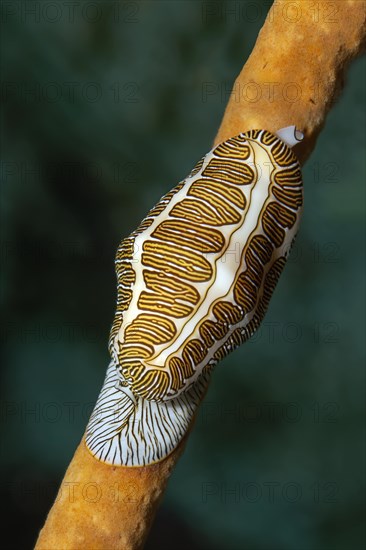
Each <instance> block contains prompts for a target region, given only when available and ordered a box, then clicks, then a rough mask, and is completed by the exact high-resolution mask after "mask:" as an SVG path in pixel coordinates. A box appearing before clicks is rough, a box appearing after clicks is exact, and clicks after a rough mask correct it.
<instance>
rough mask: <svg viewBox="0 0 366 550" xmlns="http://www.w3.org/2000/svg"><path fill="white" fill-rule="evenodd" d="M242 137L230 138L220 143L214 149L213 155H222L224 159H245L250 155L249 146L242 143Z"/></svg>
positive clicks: (243, 141) (243, 140)
mask: <svg viewBox="0 0 366 550" xmlns="http://www.w3.org/2000/svg"><path fill="white" fill-rule="evenodd" d="M245 142H246V140H245V139H244V138H242V137H241V138H239V137H236V138H230V139H228V140H227V141H225V142H224V143H221V144H220V145H218V146H217V147H216V149H215V150H214V156H216V157H223V158H226V159H240V160H246V159H247V158H249V156H250V147H249V146H248V145H244V143H245Z"/></svg>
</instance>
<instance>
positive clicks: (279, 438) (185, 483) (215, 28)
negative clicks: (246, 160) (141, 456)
mask: <svg viewBox="0 0 366 550" xmlns="http://www.w3.org/2000/svg"><path fill="white" fill-rule="evenodd" d="M76 4H78V5H76V7H75V8H74V13H72V10H71V8H68V7H67V6H65V3H64V2H48V1H43V2H33V1H28V2H25V3H23V2H22V3H19V2H6V1H3V2H2V4H1V9H2V13H1V15H2V23H3V24H2V30H3V33H2V63H1V65H2V80H3V84H2V101H3V107H4V114H3V124H2V140H3V141H2V164H1V171H2V187H1V192H2V195H1V213H2V224H1V252H2V273H3V278H2V285H1V300H2V305H3V320H2V325H1V327H2V332H1V336H2V344H3V362H2V396H1V418H2V444H3V446H2V456H1V459H2V466H1V468H2V473H3V481H2V490H3V493H2V498H1V504H2V505H3V507H4V511H3V513H2V517H3V519H4V525H5V532H4V531H3V537H5V539H6V537H10V538H9V540H8V542H6V548H29V547H31V546H32V544H33V542H34V540H35V538H36V535H37V532H38V530H39V528H40V527H41V525H42V523H43V521H44V519H45V515H46V513H47V511H48V509H49V507H50V505H51V502H52V499H53V498H54V496H55V494H56V490H57V487H58V484H59V483H60V481H61V479H62V476H63V474H64V471H65V469H66V467H67V465H68V463H69V462H70V459H71V458H72V455H73V452H74V450H75V448H76V446H77V445H78V442H79V440H80V438H81V436H82V434H83V431H84V428H85V425H86V422H87V419H88V415H89V413H90V411H91V407H92V405H93V403H94V401H95V399H96V397H97V394H98V392H99V389H100V387H101V384H102V380H103V377H104V374H105V369H106V366H107V363H108V353H107V349H106V344H107V339H108V333H109V328H110V324H111V321H112V318H113V314H114V301H115V287H116V284H115V277H114V266H113V260H114V253H115V250H116V247H117V245H118V242H119V241H120V239H121V238H122V237H124V236H126V235H127V234H128V233H129V232H130V231H131V230H133V229H134V228H135V227H136V225H137V223H138V222H139V221H140V219H141V218H142V217H143V216H144V215H145V213H146V211H147V210H148V209H149V208H150V207H151V206H152V205H153V204H154V203H155V202H156V201H157V200H158V199H159V198H160V196H161V195H162V194H163V193H165V192H166V191H168V190H169V189H170V188H171V187H172V186H173V185H175V184H176V183H177V182H178V181H179V180H180V179H182V178H183V177H184V176H185V175H186V174H187V173H188V172H189V170H190V169H191V168H192V167H193V165H194V164H195V162H196V161H197V160H198V158H200V157H201V156H202V155H203V154H204V153H206V152H207V151H208V150H209V149H210V146H211V144H212V141H213V138H214V136H215V132H216V131H217V128H218V126H219V124H220V120H221V118H222V115H223V112H224V109H225V106H226V103H227V98H228V91H229V90H230V87H231V85H232V83H233V80H234V78H235V77H236V75H237V74H238V72H239V71H240V69H241V67H242V65H243V63H244V62H245V60H246V59H247V57H248V56H249V54H250V52H251V50H252V48H253V45H254V43H255V39H256V36H257V34H258V32H259V29H260V28H261V26H262V24H263V22H264V19H265V16H266V13H267V11H268V7H269V4H270V3H269V2H260V1H259V0H257V1H256V2H229V3H227V4H226V8H225V7H224V6H223V4H221V3H220V2H203V3H202V2H191V1H184V2H177V1H172V2H164V1H156V2H155V1H154V2H153V1H149V2H142V3H137V2H88V1H84V2H79V3H76ZM229 8H230V9H229ZM32 9H34V10H35V11H34V12H33V13H32ZM70 10H71V11H70ZM326 16H327V14H322V13H320V17H326ZM335 17H336V15H335ZM289 24H291V22H289ZM335 24H337V23H336V22H335ZM309 39H311V37H309ZM304 62H306V60H305V59H304ZM207 86H208V87H209V89H210V91H211V92H212V93H211V95H209V96H208V97H206V96H205V95H204V93H203V92H204V90H205V89H207ZM72 90H73V93H72ZM300 91H301V89H300ZM364 101H365V59H364V58H362V59H359V60H357V61H356V62H354V63H353V65H352V67H351V69H350V71H349V74H348V78H347V80H346V86H345V89H344V92H343V94H342V97H341V99H340V100H339V101H338V102H337V104H336V105H335V106H334V107H333V108H332V111H331V113H330V115H329V117H328V119H327V124H326V127H325V128H324V130H323V132H322V134H321V136H320V138H319V140H318V143H317V146H316V150H315V151H314V153H313V155H312V156H311V158H310V160H309V161H308V163H307V164H306V166H305V168H304V184H305V201H306V204H305V212H304V216H303V221H302V226H301V230H300V234H299V237H298V240H297V243H296V246H295V248H294V250H293V253H292V256H291V258H290V260H289V264H288V266H287V268H286V269H285V272H284V274H283V276H282V278H281V281H280V283H279V285H278V288H277V290H276V292H275V295H274V298H273V300H272V302H271V306H270V310H269V313H268V315H267V316H266V319H265V321H264V323H263V325H262V329H261V330H260V331H259V333H258V334H257V335H256V336H255V337H254V339H253V341H251V342H249V343H247V344H246V345H245V346H243V347H242V348H241V349H240V350H238V351H236V352H235V354H233V355H232V356H230V357H229V358H227V359H226V360H225V361H224V362H223V363H222V364H220V365H219V366H218V367H217V369H216V372H215V374H214V377H213V380H212V383H211V386H210V390H209V393H208V395H207V397H206V400H205V402H204V404H203V406H202V408H201V412H200V415H199V417H198V420H197V423H196V426H195V429H194V431H193V433H192V434H191V437H190V439H189V442H188V445H187V448H186V451H185V453H184V456H183V457H182V459H181V460H180V462H179V464H178V465H177V467H176V469H175V471H174V473H173V476H172V478H171V481H170V484H169V487H168V490H167V492H166V495H165V498H164V501H163V503H162V506H161V508H160V511H159V513H158V516H157V519H156V522H155V525H154V528H153V531H152V533H151V536H150V539H149V543H148V544H147V548H148V549H150V550H152V549H154V548H159V549H160V548H169V549H171V548H172V549H173V548H174V549H180V548H186V547H187V546H188V545H189V546H190V548H193V549H196V550H198V549H200V550H201V549H203V550H205V549H210V550H223V549H227V550H241V549H243V548H246V549H250V550H274V549H275V550H277V549H279V550H293V549H296V550H310V549H311V550H313V549H316V550H325V549H332V550H333V549H339V550H347V549H361V548H364V544H365V539H364V529H363V526H362V519H363V514H364V493H363V491H364V483H363V481H364V465H365V460H364V446H363V438H362V434H363V428H364V416H363V413H364V398H365V386H364V372H363V367H364V336H365V317H364V276H365V263H364V261H365V240H364V222H365V200H364V199H365V195H364V180H365V154H364V153H365V141H366V140H365V107H364V105H365V103H364ZM273 108H274V109H275V105H274V106H273ZM288 123H289V124H290V123H291V120H289V121H288ZM245 130H246V128H243V131H245ZM93 496H94V494H93V493H91V494H89V495H87V497H89V498H93ZM132 498H133V496H132ZM126 505H127V506H128V505H132V506H133V503H131V504H129V503H127V504H126ZM66 528H67V526H66ZM4 533H5V534H4ZM2 542H3V543H4V541H2ZM2 546H3V547H4V544H2Z"/></svg>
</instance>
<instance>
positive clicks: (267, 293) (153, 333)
mask: <svg viewBox="0 0 366 550" xmlns="http://www.w3.org/2000/svg"><path fill="white" fill-rule="evenodd" d="M301 139H302V134H301V133H300V132H298V131H296V129H295V127H294V126H290V127H287V128H284V129H282V130H279V131H278V132H277V134H276V135H274V134H271V133H270V132H268V131H266V130H250V131H248V132H246V133H242V134H239V135H238V136H236V137H233V138H231V139H229V140H227V141H225V142H223V143H221V144H219V145H218V146H216V147H215V148H214V149H212V151H210V152H209V153H208V154H207V155H205V156H204V157H203V158H202V159H201V160H200V161H199V162H198V163H197V165H196V166H195V168H194V169H193V170H192V172H191V173H190V174H189V176H188V177H187V178H186V179H185V180H183V181H182V182H181V183H179V184H178V185H177V186H176V187H175V188H174V189H172V191H170V192H169V193H168V194H167V195H165V196H164V197H163V198H162V199H161V200H160V202H159V203H158V204H157V205H156V206H155V207H154V208H153V209H152V210H151V211H150V212H149V213H148V215H147V216H146V218H145V219H144V220H143V221H142V222H141V224H140V226H139V227H138V228H137V230H136V231H134V232H133V233H132V234H131V235H130V236H129V237H128V238H126V239H124V240H123V241H122V243H121V244H120V246H119V248H118V251H117V255H116V271H117V280H118V296H117V310H116V315H115V319H114V322H113V326H112V330H111V336H110V343H109V348H110V352H111V357H112V360H111V363H110V365H109V367H108V371H107V375H106V379H105V382H104V385H103V388H102V391H101V393H100V396H99V398H98V401H97V404H96V406H95V409H94V411H93V413H92V416H91V418H90V421H89V424H88V427H87V432H86V444H87V447H88V449H89V450H90V452H91V453H92V454H93V455H94V456H95V457H96V458H97V459H98V460H101V461H104V462H107V463H110V464H115V465H125V466H144V465H147V464H151V463H154V462H157V461H159V460H162V459H163V458H164V457H165V456H167V455H168V454H170V453H171V452H172V451H173V450H174V448H175V447H176V446H177V445H178V443H179V442H180V440H181V439H182V437H183V436H184V434H185V433H186V431H187V429H188V426H189V423H190V421H191V419H192V417H193V415H194V413H195V411H196V408H197V405H198V404H199V402H200V400H201V399H202V396H203V394H204V392H205V390H206V388H207V384H208V380H209V377H210V374H211V371H212V369H213V367H214V365H215V364H216V363H217V362H218V361H219V360H220V359H222V358H223V357H225V356H226V355H227V354H228V353H229V352H231V351H232V350H234V349H235V348H236V347H238V346H239V345H240V344H241V343H242V342H244V341H245V340H247V339H248V338H249V337H250V336H251V335H252V334H253V332H254V331H255V330H256V329H257V328H258V326H259V324H260V322H261V320H262V319H263V316H264V314H265V312H266V309H267V307H268V303H269V300H270V298H271V295H272V292H273V290H274V287H275V285H276V283H277V280H278V278H279V276H280V274H281V271H282V269H283V266H284V264H285V261H286V258H287V256H288V253H289V250H290V247H291V244H292V242H293V240H294V237H295V235H296V233H297V230H298V226H299V221H300V216H301V211H302V205H303V192H302V179H301V170H300V166H299V163H298V161H297V159H296V157H295V155H294V153H293V151H292V150H291V147H292V146H293V145H295V144H296V143H298V142H299V141H300V140H301Z"/></svg>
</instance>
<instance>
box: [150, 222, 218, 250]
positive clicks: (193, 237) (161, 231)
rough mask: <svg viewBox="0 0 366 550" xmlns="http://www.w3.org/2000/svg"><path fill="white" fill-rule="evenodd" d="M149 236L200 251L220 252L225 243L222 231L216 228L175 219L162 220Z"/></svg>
mask: <svg viewBox="0 0 366 550" xmlns="http://www.w3.org/2000/svg"><path fill="white" fill-rule="evenodd" d="M151 236H152V237H154V238H155V239H160V240H161V241H165V242H170V243H174V244H178V245H179V244H180V245H182V246H186V247H188V248H192V249H193V250H197V251H200V252H220V250H222V248H223V246H224V244H225V239H224V237H223V235H222V233H220V232H219V231H217V230H216V229H212V228H210V229H207V228H204V227H202V225H199V224H197V223H190V224H189V225H187V222H185V221H182V220H176V219H172V220H166V221H163V222H162V223H161V224H159V225H158V227H157V228H156V229H155V230H154V231H153V233H152V234H151Z"/></svg>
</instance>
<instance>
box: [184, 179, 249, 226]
mask: <svg viewBox="0 0 366 550" xmlns="http://www.w3.org/2000/svg"><path fill="white" fill-rule="evenodd" d="M202 182H204V180H199V181H198V182H195V183H194V184H193V185H192V186H191V188H190V190H189V192H188V195H189V196H190V197H196V198H197V199H202V200H204V201H206V204H210V205H211V206H212V208H214V210H215V212H216V215H217V216H218V218H219V219H220V220H221V221H222V223H223V224H225V225H229V224H234V223H235V224H237V223H239V222H240V220H241V217H242V213H241V212H238V210H237V209H236V208H234V207H233V206H232V203H231V202H230V201H228V200H226V199H224V198H223V197H222V196H220V195H217V194H216V193H210V191H209V189H207V187H206V185H205V184H204V183H202Z"/></svg>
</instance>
